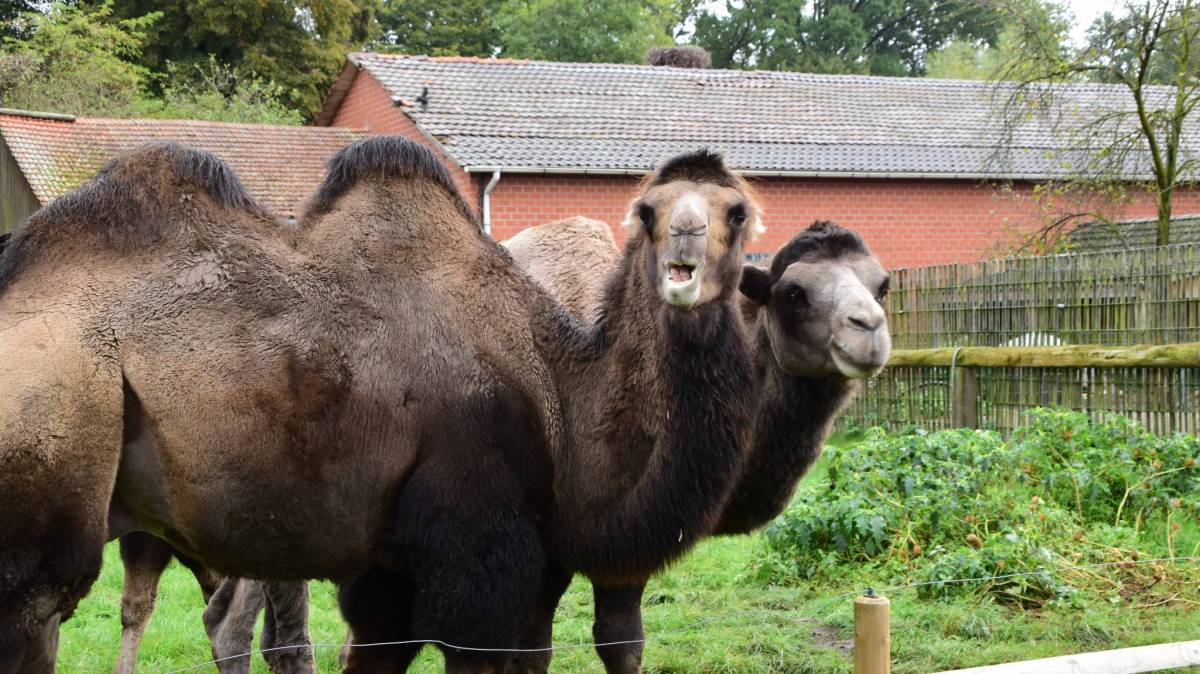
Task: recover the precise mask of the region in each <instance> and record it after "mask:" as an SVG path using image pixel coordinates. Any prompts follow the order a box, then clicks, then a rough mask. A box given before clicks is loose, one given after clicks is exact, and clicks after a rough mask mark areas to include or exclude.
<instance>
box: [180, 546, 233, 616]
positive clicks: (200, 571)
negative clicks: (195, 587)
mask: <svg viewBox="0 0 1200 674" xmlns="http://www.w3.org/2000/svg"><path fill="white" fill-rule="evenodd" d="M171 552H172V553H174V555H175V559H178V560H179V563H180V564H182V565H183V566H184V568H186V569H187V570H188V571H191V572H192V576H194V577H195V578H196V582H197V583H199V584H200V594H201V595H203V596H204V603H205V604H208V602H210V601H212V597H213V595H214V594H216V592H217V588H218V587H220V586H221V581H222V580H224V579H223V578H221V575H220V574H218V573H217V572H215V571H213V570H212V569H210V568H208V567H207V566H204V565H203V564H201V563H200V562H197V561H196V560H194V559H192V558H191V557H188V556H187V555H185V554H183V553H182V552H180V551H178V550H176V549H174V548H171Z"/></svg>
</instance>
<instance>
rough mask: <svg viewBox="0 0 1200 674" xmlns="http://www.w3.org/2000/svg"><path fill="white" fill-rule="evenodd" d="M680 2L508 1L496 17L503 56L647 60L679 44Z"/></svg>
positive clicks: (552, 58) (598, 60) (601, 60)
mask: <svg viewBox="0 0 1200 674" xmlns="http://www.w3.org/2000/svg"><path fill="white" fill-rule="evenodd" d="M680 7H681V5H680V4H679V3H678V2H676V1H675V0H612V1H610V2H589V1H588V0H504V2H503V4H502V5H501V6H500V9H499V12H498V14H497V15H496V19H495V24H496V26H497V27H498V28H499V30H500V34H501V36H502V40H503V43H504V48H503V52H502V55H503V56H507V57H514V58H531V59H544V60H549V61H570V62H599V63H641V62H642V61H643V59H644V58H645V56H646V51H647V50H649V49H650V48H651V47H657V46H665V45H670V44H673V43H674V40H673V31H674V29H675V26H676V24H677V23H678V22H679V19H680V17H679V16H678V12H679V11H680Z"/></svg>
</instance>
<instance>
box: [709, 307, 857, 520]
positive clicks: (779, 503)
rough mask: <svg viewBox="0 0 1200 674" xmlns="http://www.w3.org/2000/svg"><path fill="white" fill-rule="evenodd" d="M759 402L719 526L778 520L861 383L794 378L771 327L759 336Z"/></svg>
mask: <svg viewBox="0 0 1200 674" xmlns="http://www.w3.org/2000/svg"><path fill="white" fill-rule="evenodd" d="M755 361H756V365H757V367H756V370H757V374H758V380H759V387H758V404H757V407H756V410H755V415H754V431H753V434H752V435H751V439H750V451H749V455H748V456H747V458H746V462H745V464H744V466H743V468H742V473H741V476H740V478H739V479H738V481H737V484H736V486H735V487H734V489H733V493H732V495H731V496H730V499H729V502H728V503H727V504H726V505H725V508H724V510H723V512H722V514H721V520H720V522H719V524H718V525H717V528H716V533H718V534H738V533H746V532H749V531H752V530H754V529H757V528H758V527H761V526H763V525H765V524H767V523H768V522H770V521H771V520H772V519H774V518H775V516H776V515H778V514H779V513H780V512H782V511H783V509H784V508H786V507H787V504H788V502H789V501H791V498H792V494H793V492H794V491H795V489H796V484H797V483H798V482H799V481H800V478H802V477H804V474H805V473H807V472H808V469H809V468H811V467H812V464H813V462H815V461H816V460H817V458H818V457H819V456H820V455H821V447H822V445H823V444H824V443H825V439H826V437H828V435H829V430H830V428H831V427H832V425H833V420H834V419H835V418H836V417H837V414H838V412H840V411H841V409H842V407H843V406H845V404H846V403H847V402H848V401H849V400H850V398H851V397H852V396H853V394H854V392H855V391H856V390H857V388H858V384H857V383H856V382H854V381H852V380H849V379H846V378H845V377H842V376H838V375H833V376H828V377H793V376H790V375H788V374H786V373H784V372H783V371H782V370H780V369H779V367H778V365H776V362H775V357H774V355H773V353H772V351H771V345H770V342H769V339H768V337H767V331H766V328H765V326H761V325H760V326H758V327H757V331H756V338H755Z"/></svg>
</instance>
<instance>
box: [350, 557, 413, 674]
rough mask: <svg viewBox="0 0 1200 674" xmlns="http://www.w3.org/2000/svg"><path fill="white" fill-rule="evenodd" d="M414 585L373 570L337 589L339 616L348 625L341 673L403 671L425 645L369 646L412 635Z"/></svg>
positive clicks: (359, 673)
mask: <svg viewBox="0 0 1200 674" xmlns="http://www.w3.org/2000/svg"><path fill="white" fill-rule="evenodd" d="M414 597H415V587H414V585H413V583H412V580H411V579H410V578H407V577H405V576H402V575H401V574H398V573H393V572H388V571H382V570H374V571H370V572H368V573H367V574H366V575H365V576H362V577H361V578H357V579H355V580H354V581H352V582H350V583H348V584H346V585H343V586H341V587H340V588H339V589H338V604H339V605H340V606H341V609H342V616H343V617H344V618H345V619H346V622H347V623H349V624H350V633H349V634H348V635H347V642H346V645H345V646H343V647H342V654H343V656H344V657H343V660H342V673H343V674H392V673H399V672H404V671H406V670H407V669H408V665H409V664H410V663H411V662H412V661H413V659H414V658H416V657H417V653H420V652H421V648H422V646H424V644H405V645H396V646H371V645H369V644H377V643H382V642H388V641H405V640H408V639H410V638H411V624H412V605H413V601H414Z"/></svg>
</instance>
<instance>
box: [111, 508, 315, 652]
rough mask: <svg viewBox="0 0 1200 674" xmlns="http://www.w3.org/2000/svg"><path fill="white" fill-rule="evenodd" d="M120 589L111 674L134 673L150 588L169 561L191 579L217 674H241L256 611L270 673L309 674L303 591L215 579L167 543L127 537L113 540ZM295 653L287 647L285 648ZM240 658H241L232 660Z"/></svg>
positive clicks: (150, 604) (296, 585)
mask: <svg viewBox="0 0 1200 674" xmlns="http://www.w3.org/2000/svg"><path fill="white" fill-rule="evenodd" d="M119 543H120V546H121V563H122V565H123V566H124V569H125V586H124V589H123V591H122V593H121V648H120V653H119V654H118V656H117V667H116V670H115V674H133V673H134V672H135V671H137V656H138V650H139V648H140V646H141V641H142V637H143V636H144V635H145V633H146V627H147V626H148V625H149V624H150V616H151V614H153V612H154V604H155V601H156V599H157V596H158V582H159V579H160V578H161V577H162V574H163V571H165V570H166V568H167V564H169V563H170V561H171V558H172V557H174V558H176V559H178V560H179V562H180V563H181V564H183V566H184V567H186V568H187V569H188V570H189V571H191V572H192V574H193V575H194V576H195V577H196V582H197V583H199V585H200V591H201V594H202V595H203V597H204V603H205V604H206V608H205V610H204V616H203V619H204V631H205V632H206V633H207V634H208V638H209V641H210V642H211V644H212V654H213V660H214V661H215V662H216V667H217V670H218V671H219V672H220V673H221V674H249V672H250V657H249V656H248V655H247V654H248V653H250V651H251V650H252V649H253V643H254V624H255V622H256V621H257V619H258V614H259V612H260V611H264V616H263V632H262V638H261V643H262V655H263V659H264V660H266V661H267V667H268V668H269V669H270V670H271V671H272V672H274V674H310V673H312V672H315V671H316V663H315V662H314V661H313V656H312V649H311V645H312V644H311V640H310V639H309V636H308V584H307V583H306V582H304V581H265V582H264V581H257V580H252V579H248V578H221V577H220V576H219V575H217V574H215V573H213V572H212V571H211V570H209V569H207V568H205V567H204V566H203V565H201V564H199V563H197V562H196V561H195V560H193V559H191V558H190V557H188V556H187V555H184V554H183V553H181V552H179V551H178V550H175V549H174V548H172V547H171V546H170V544H168V543H166V542H165V541H161V540H159V539H157V538H155V537H154V536H152V535H150V534H147V533H144V532H141V531H133V532H130V533H127V534H125V535H123V536H121V537H120V541H119ZM287 646H295V648H285V647H287ZM239 656H242V657H239Z"/></svg>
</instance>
